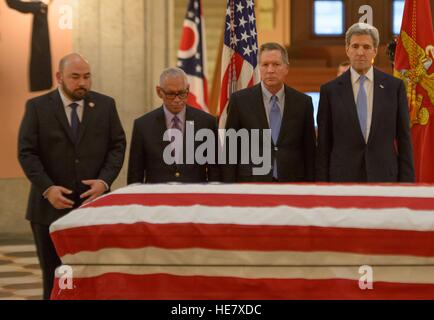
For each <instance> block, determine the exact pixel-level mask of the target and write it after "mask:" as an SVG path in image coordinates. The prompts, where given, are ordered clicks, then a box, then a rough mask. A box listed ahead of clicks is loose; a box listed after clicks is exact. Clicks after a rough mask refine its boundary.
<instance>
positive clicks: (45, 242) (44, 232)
mask: <svg viewBox="0 0 434 320" xmlns="http://www.w3.org/2000/svg"><path fill="white" fill-rule="evenodd" d="M30 225H31V227H32V232H33V238H34V240H35V245H36V251H37V254H38V259H39V265H40V266H41V270H42V281H43V288H44V292H43V298H44V300H49V299H50V295H51V290H52V289H53V283H54V272H55V270H56V268H57V267H59V266H60V265H61V261H60V258H59V256H58V255H57V252H56V249H55V248H54V244H53V241H51V237H50V232H49V229H48V228H49V226H45V225H42V224H37V223H30Z"/></svg>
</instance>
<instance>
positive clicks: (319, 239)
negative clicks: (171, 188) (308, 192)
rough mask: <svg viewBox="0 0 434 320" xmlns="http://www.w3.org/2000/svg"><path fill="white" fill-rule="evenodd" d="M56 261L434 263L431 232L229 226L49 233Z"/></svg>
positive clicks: (175, 225) (108, 227) (177, 225)
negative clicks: (323, 254)
mask: <svg viewBox="0 0 434 320" xmlns="http://www.w3.org/2000/svg"><path fill="white" fill-rule="evenodd" d="M51 238H52V239H53V242H54V243H55V246H56V250H57V253H58V255H59V256H60V257H62V256H64V255H66V254H74V253H77V252H80V251H97V250H100V249H103V248H124V249H136V248H146V247H156V248H164V249H187V248H203V249H214V250H246V251H249V250H251V251H268V252H273V251H300V252H303V251H306V252H312V251H336V252H350V253H359V254H390V255H412V256H422V257H434V242H433V239H434V231H407V230H383V229H358V228H335V227H326V228H325V227H313V226H269V225H233V224H192V223H173V224H150V223H144V222H138V223H132V224H108V225H96V226H87V227H77V228H70V229H64V230H59V231H55V232H53V233H51Z"/></svg>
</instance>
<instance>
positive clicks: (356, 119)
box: [316, 23, 414, 182]
mask: <svg viewBox="0 0 434 320" xmlns="http://www.w3.org/2000/svg"><path fill="white" fill-rule="evenodd" d="M345 42H346V53H347V56H348V58H349V60H350V63H351V67H350V69H349V70H348V71H346V72H345V73H343V74H342V75H341V76H339V77H337V78H336V79H334V80H332V81H330V82H328V83H326V84H325V85H323V86H321V92H320V102H319V109H318V118H317V120H318V121H317V122H318V148H317V165H316V179H317V181H325V182H414V166H413V151H412V144H411V137H410V128H409V115H408V105H407V97H406V90H405V86H404V83H403V82H402V81H401V80H399V79H397V78H394V77H392V76H390V75H388V74H386V73H383V72H381V71H380V70H378V69H376V68H374V67H373V63H374V59H375V56H376V55H377V50H378V45H379V42H380V40H379V34H378V30H377V29H376V28H375V27H373V26H371V25H369V24H365V23H356V24H354V25H352V26H351V27H350V28H349V29H348V31H347V33H346V37H345Z"/></svg>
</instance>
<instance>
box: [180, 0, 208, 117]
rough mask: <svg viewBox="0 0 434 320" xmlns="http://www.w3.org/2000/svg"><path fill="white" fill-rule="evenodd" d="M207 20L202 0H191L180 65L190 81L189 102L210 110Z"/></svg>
mask: <svg viewBox="0 0 434 320" xmlns="http://www.w3.org/2000/svg"><path fill="white" fill-rule="evenodd" d="M204 35H205V22H204V19H203V16H202V6H201V0H190V2H189V4H188V8H187V14H186V16H185V20H184V26H183V29H182V36H181V43H180V45H179V50H178V64H177V65H178V67H179V68H181V69H183V70H184V71H185V73H186V74H187V76H188V82H189V83H190V94H189V96H188V100H187V104H188V105H190V106H192V107H195V108H198V109H201V110H203V111H206V112H209V110H208V80H207V66H206V43H205V37H204Z"/></svg>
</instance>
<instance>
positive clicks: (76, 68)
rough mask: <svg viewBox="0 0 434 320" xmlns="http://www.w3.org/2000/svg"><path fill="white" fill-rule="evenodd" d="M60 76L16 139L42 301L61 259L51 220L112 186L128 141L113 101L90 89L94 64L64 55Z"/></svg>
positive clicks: (29, 111)
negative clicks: (26, 184)
mask: <svg viewBox="0 0 434 320" xmlns="http://www.w3.org/2000/svg"><path fill="white" fill-rule="evenodd" d="M56 77H57V81H58V83H59V88H58V89H57V90H55V91H52V92H49V93H47V94H45V95H42V96H39V97H36V98H33V99H31V100H29V101H28V102H27V104H26V110H25V114H24V118H23V120H22V123H21V127H20V131H19V140H18V158H19V161H20V164H21V167H22V168H23V170H24V173H25V174H26V176H27V178H28V179H29V180H30V182H31V190H30V196H29V202H28V208H27V215H26V218H27V219H28V220H30V222H31V227H32V231H33V235H34V239H35V244H36V248H37V253H38V258H39V262H40V265H41V269H42V274H43V286H44V299H48V298H49V296H50V293H51V289H52V287H53V278H54V271H55V268H56V267H58V266H59V265H60V263H61V262H60V259H59V257H58V256H57V253H56V250H55V248H54V246H53V243H52V241H51V238H50V235H49V226H50V224H51V223H52V222H53V221H55V220H56V219H58V218H60V217H62V216H63V215H65V214H66V213H68V212H69V211H70V210H71V209H73V208H77V207H78V206H80V205H81V204H82V203H87V202H89V201H92V200H94V199H95V198H97V197H98V196H100V195H101V194H103V193H104V192H107V191H108V190H109V187H110V185H111V184H112V183H113V181H114V180H115V178H116V177H117V175H118V174H119V171H120V170H121V168H122V163H123V160H124V153H125V145H126V141H125V134H124V130H123V128H122V125H121V122H120V120H119V117H118V114H117V111H116V106H115V101H114V100H113V99H112V98H110V97H108V96H105V95H102V94H99V93H96V92H93V91H90V86H91V73H90V66H89V63H88V62H87V61H86V60H85V59H84V58H83V57H82V56H80V55H78V54H70V55H67V56H66V57H64V58H63V59H62V60H61V61H60V63H59V71H58V72H57V74H56Z"/></svg>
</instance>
